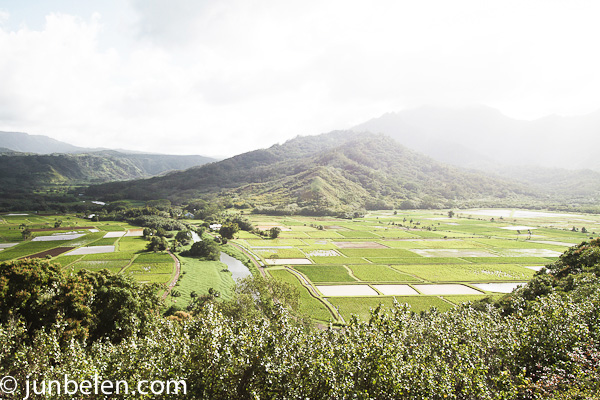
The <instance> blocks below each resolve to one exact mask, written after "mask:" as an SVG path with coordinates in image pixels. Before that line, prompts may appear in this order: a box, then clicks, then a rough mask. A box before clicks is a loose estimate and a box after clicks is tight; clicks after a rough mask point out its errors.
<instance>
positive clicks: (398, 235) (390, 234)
mask: <svg viewBox="0 0 600 400" xmlns="http://www.w3.org/2000/svg"><path fill="white" fill-rule="evenodd" d="M377 234H378V235H379V236H381V237H383V238H390V239H411V238H418V237H419V235H415V234H414V233H413V232H407V231H403V230H400V229H383V230H381V231H377Z"/></svg>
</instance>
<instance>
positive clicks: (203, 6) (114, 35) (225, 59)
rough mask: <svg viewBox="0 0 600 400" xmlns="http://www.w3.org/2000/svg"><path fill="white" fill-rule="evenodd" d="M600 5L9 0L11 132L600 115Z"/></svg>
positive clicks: (114, 141) (175, 141)
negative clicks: (412, 111)
mask: <svg viewBox="0 0 600 400" xmlns="http://www.w3.org/2000/svg"><path fill="white" fill-rule="evenodd" d="M599 16H600V2H598V1H596V0H588V1H582V0H568V1H566V0H560V1H557V0H540V1H532V0H517V1H510V0H499V1H494V0H490V1H482V0H453V1H448V0H437V1H429V0H419V1H415V0H410V1H403V0H389V1H387V0H381V1H378V0H374V1H354V0H314V1H313V0H299V1H295V0H291V1H290V0H265V1H253V0H218V1H216V0H215V1H210V0H168V1H167V0H103V1H82V0H59V1H46V0H37V1H36V0H14V1H13V0H8V1H7V0H2V1H0V130H4V131H21V132H27V133H30V134H44V135H48V136H51V137H53V138H56V139H59V140H63V141H67V142H69V143H72V144H75V145H79V146H88V147H111V148H126V149H135V150H143V151H152V152H161V153H171V154H203V155H209V156H226V155H234V154H237V153H240V152H243V151H248V150H253V149H256V148H261V147H267V146H270V145H272V144H274V143H278V142H279V143H281V142H283V141H285V140H287V139H289V138H292V137H294V136H296V135H312V134H318V133H323V132H328V131H331V130H334V129H344V128H349V127H352V126H353V125H356V124H358V123H361V122H364V121H366V120H368V119H370V118H373V117H377V116H379V115H381V114H383V113H386V112H394V111H401V110H403V109H406V108H413V107H417V106H420V105H425V104H431V105H442V106H463V105H475V104H485V105H488V106H491V107H494V108H497V109H499V110H500V111H501V112H503V113H504V114H506V115H508V116H511V117H515V118H520V119H534V118H538V117H542V116H545V115H549V114H560V115H578V114H586V113H590V112H593V111H595V110H598V109H600V73H598V71H600V52H599V51H598V39H599V38H600V23H598V17H599Z"/></svg>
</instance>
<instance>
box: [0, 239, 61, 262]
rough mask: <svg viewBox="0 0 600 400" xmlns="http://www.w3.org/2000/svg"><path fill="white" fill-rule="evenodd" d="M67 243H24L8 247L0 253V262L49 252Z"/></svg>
mask: <svg viewBox="0 0 600 400" xmlns="http://www.w3.org/2000/svg"><path fill="white" fill-rule="evenodd" d="M66 243H68V241H62V242H54V241H52V242H24V243H21V244H19V245H17V246H14V247H10V248H8V249H6V250H2V251H0V261H4V260H12V259H13V258H22V257H25V256H28V255H31V254H37V253H40V252H42V251H46V250H50V249H52V248H55V247H59V246H60V245H61V244H66Z"/></svg>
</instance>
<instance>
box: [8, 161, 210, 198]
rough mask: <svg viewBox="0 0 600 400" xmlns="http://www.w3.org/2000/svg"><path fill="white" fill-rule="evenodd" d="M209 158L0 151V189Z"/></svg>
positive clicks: (138, 174)
mask: <svg viewBox="0 0 600 400" xmlns="http://www.w3.org/2000/svg"><path fill="white" fill-rule="evenodd" d="M209 161H212V159H209V158H206V157H201V156H169V155H156V154H122V153H118V152H115V151H105V152H98V153H90V154H52V155H38V154H25V153H16V152H14V153H6V154H2V155H0V193H11V192H17V191H18V192H27V191H34V190H40V189H43V188H45V187H47V186H52V185H81V184H89V183H98V182H108V181H122V180H127V179H137V178H144V177H149V176H153V175H158V174H161V173H164V172H166V171H171V170H175V169H186V168H189V167H191V166H193V165H199V164H204V163H206V162H209Z"/></svg>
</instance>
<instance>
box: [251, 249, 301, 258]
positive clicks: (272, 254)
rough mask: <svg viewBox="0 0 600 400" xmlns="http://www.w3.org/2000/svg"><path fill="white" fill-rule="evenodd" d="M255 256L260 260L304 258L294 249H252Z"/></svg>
mask: <svg viewBox="0 0 600 400" xmlns="http://www.w3.org/2000/svg"><path fill="white" fill-rule="evenodd" d="M252 250H253V251H254V252H255V253H256V254H258V255H259V256H261V257H262V258H304V257H306V255H305V254H304V253H303V252H302V251H300V250H298V249H296V248H293V247H291V248H289V249H283V248H271V249H257V248H253V249H252Z"/></svg>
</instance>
